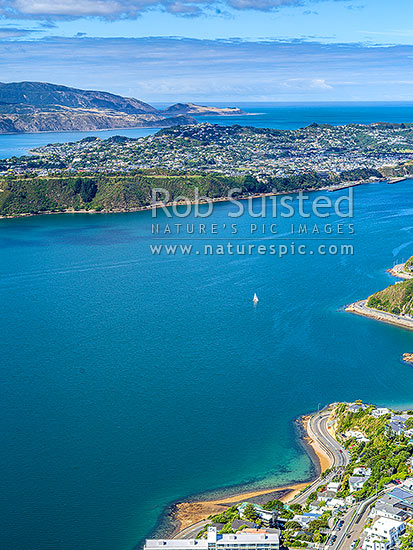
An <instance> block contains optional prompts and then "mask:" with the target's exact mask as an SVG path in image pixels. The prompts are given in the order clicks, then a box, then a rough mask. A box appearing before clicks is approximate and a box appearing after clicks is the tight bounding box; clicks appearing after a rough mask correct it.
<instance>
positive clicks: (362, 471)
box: [353, 466, 371, 477]
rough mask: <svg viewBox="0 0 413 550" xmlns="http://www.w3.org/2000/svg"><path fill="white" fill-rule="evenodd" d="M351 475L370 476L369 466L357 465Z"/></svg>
mask: <svg viewBox="0 0 413 550" xmlns="http://www.w3.org/2000/svg"><path fill="white" fill-rule="evenodd" d="M353 475H355V476H364V477H370V476H371V468H367V467H366V466H358V467H357V468H354V470H353Z"/></svg>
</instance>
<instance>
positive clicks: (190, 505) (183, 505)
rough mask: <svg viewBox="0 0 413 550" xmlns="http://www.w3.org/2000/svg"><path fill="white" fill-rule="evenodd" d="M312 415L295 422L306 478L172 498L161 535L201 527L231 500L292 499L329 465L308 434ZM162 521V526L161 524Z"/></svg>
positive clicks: (323, 452) (161, 528) (326, 458)
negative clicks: (220, 494)
mask: <svg viewBox="0 0 413 550" xmlns="http://www.w3.org/2000/svg"><path fill="white" fill-rule="evenodd" d="M311 416H312V415H303V416H301V417H299V418H298V419H296V420H295V422H294V426H295V428H296V437H297V441H298V443H299V444H300V445H301V446H302V447H303V448H304V450H305V452H306V453H307V454H308V456H309V458H310V460H311V462H312V465H313V472H312V475H311V477H310V478H309V479H308V480H305V481H301V482H292V483H290V484H287V485H280V486H276V487H270V488H266V489H256V490H254V489H252V490H251V489H249V490H247V488H246V487H245V486H244V488H242V487H240V488H239V490H238V491H236V492H234V493H229V494H228V496H224V497H217V498H215V499H205V500H186V501H181V502H175V503H173V504H172V505H171V506H170V507H169V508H168V510H167V512H166V514H165V515H164V518H163V521H162V519H161V526H160V528H159V530H160V531H161V532H162V533H163V535H165V532H166V531H168V532H169V533H168V536H169V537H171V538H176V537H178V538H179V534H180V533H181V532H182V531H184V530H186V529H188V528H189V527H191V526H194V525H196V524H198V523H199V524H200V527H201V526H202V523H203V522H204V520H205V519H206V518H207V517H208V516H209V515H212V514H218V513H220V512H222V511H224V510H226V509H227V508H229V507H230V506H232V505H234V504H238V503H240V502H243V501H248V500H250V499H254V501H255V502H257V501H260V500H261V501H262V502H267V501H268V500H271V499H276V498H277V499H279V500H281V501H282V502H289V501H290V500H292V499H294V498H295V497H296V496H297V495H298V494H299V493H300V492H301V491H303V490H304V489H305V488H306V487H308V486H309V485H311V484H312V483H314V482H315V481H316V480H318V479H319V478H320V476H321V474H322V473H323V472H324V471H326V470H327V469H328V468H330V467H331V465H332V460H331V457H329V456H328V455H327V453H326V452H325V451H324V450H323V448H322V447H321V445H320V444H319V443H318V442H317V441H316V440H314V439H312V438H311V436H310V434H309V432H308V421H309V419H310V417H311ZM227 491H228V490H227ZM165 520H167V523H168V524H169V526H168V527H166V526H165ZM162 524H163V525H164V526H165V527H162Z"/></svg>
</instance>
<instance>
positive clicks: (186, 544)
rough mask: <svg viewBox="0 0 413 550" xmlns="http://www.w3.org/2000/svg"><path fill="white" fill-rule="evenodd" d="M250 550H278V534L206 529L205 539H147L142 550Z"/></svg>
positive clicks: (260, 531) (258, 531)
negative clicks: (225, 532) (223, 531)
mask: <svg viewBox="0 0 413 550" xmlns="http://www.w3.org/2000/svg"><path fill="white" fill-rule="evenodd" d="M162 548H164V549H165V550H190V549H199V550H243V549H245V548H248V549H251V550H258V549H260V550H261V549H263V548H265V549H268V550H279V548H280V533H279V531H278V530H272V532H271V533H268V532H267V531H265V530H262V529H260V530H254V532H249V533H246V532H241V533H235V534H223V535H220V534H218V533H217V530H216V528H215V527H212V526H210V527H208V535H207V538H206V539H147V540H146V541H145V545H144V550H160V549H162Z"/></svg>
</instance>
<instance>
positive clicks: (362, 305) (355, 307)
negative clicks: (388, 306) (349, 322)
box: [345, 300, 413, 330]
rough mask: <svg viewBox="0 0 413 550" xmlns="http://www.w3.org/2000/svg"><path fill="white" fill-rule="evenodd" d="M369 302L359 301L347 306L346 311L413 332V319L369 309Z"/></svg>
mask: <svg viewBox="0 0 413 550" xmlns="http://www.w3.org/2000/svg"><path fill="white" fill-rule="evenodd" d="M366 304H367V300H358V301H357V302H353V303H352V304H349V305H348V306H346V308H345V311H347V312H348V313H354V314H356V315H362V316H363V317H370V318H371V319H375V320H376V321H381V322H383V323H388V324H390V325H396V326H398V327H402V328H406V329H409V330H413V319H410V318H406V317H401V316H400V315H395V314H393V313H387V311H380V310H378V309H372V308H370V307H367V305H366Z"/></svg>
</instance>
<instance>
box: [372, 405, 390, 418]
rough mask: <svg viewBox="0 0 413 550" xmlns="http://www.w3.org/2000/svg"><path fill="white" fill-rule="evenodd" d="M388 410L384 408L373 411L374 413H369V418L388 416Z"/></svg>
mask: <svg viewBox="0 0 413 550" xmlns="http://www.w3.org/2000/svg"><path fill="white" fill-rule="evenodd" d="M390 412H391V411H390V410H389V409H386V408H385V407H381V408H377V409H374V411H371V416H374V418H379V417H380V416H384V415H385V414H390Z"/></svg>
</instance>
